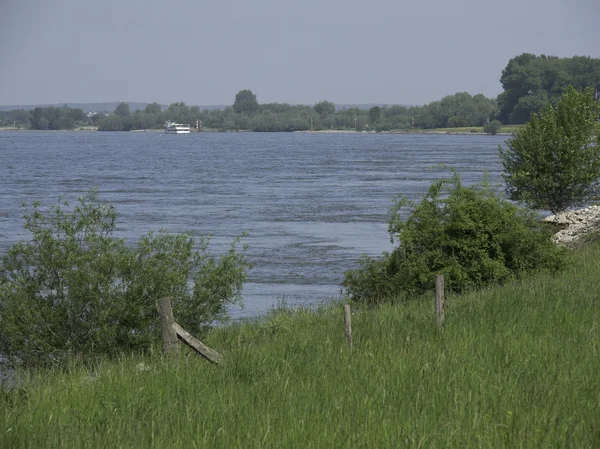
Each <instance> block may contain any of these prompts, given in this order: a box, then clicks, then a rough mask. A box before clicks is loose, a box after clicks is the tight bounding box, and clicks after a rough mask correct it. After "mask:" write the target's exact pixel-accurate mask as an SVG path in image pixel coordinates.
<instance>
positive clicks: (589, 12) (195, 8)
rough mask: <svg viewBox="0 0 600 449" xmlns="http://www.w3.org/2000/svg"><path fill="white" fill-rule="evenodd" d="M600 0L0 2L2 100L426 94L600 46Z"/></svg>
mask: <svg viewBox="0 0 600 449" xmlns="http://www.w3.org/2000/svg"><path fill="white" fill-rule="evenodd" d="M598 19H600V0H501V1H497V0H494V1H490V0H413V1H406V0H361V1H358V0H343V1H342V0H302V1H290V0H253V1H250V0H246V1H243V0H211V1H207V0H187V1H186V0H0V58H1V61H2V62H1V69H0V105H15V104H35V103H65V102H104V101H139V102H153V101H157V102H160V103H164V104H169V103H173V102H175V101H184V102H186V103H187V104H191V105H210V104H232V103H233V100H234V97H235V94H236V93H237V92H238V91H239V90H241V89H251V90H252V91H253V92H254V93H255V94H256V95H257V98H258V101H259V102H260V103H268V102H281V103H282V102H287V103H302V104H312V103H314V102H317V101H320V100H329V101H333V102H335V103H338V104H343V103H346V104H348V103H388V104H424V103H428V102H430V101H433V100H438V99H440V98H441V97H443V96H445V95H448V94H453V93H455V92H459V91H468V92H470V93H472V94H476V93H483V94H485V95H487V96H496V95H497V94H498V93H499V92H500V91H501V86H500V83H499V81H498V80H499V78H500V75H501V72H502V69H503V68H504V67H505V66H506V64H507V62H508V60H509V59H510V58H511V57H514V56H516V55H518V54H520V53H524V52H528V53H535V54H541V53H544V54H548V55H556V56H573V55H576V54H577V55H588V56H593V57H600V31H599V30H600V26H599V25H598Z"/></svg>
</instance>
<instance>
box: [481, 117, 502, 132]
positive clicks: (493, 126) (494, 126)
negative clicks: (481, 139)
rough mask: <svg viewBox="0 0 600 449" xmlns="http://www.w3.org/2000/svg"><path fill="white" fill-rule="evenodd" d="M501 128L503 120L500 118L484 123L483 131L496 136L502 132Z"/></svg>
mask: <svg viewBox="0 0 600 449" xmlns="http://www.w3.org/2000/svg"><path fill="white" fill-rule="evenodd" d="M501 128H502V122H501V121H500V120H492V121H491V122H488V123H486V124H485V125H483V132H484V133H486V134H491V135H493V136H495V135H496V134H498V133H499V132H500V129H501Z"/></svg>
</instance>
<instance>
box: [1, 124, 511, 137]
mask: <svg viewBox="0 0 600 449" xmlns="http://www.w3.org/2000/svg"><path fill="white" fill-rule="evenodd" d="M518 127H519V126H518V125H508V126H503V127H502V128H501V129H500V131H499V132H498V135H507V136H509V135H511V134H512V133H513V132H514V130H516V129H517V128H518ZM2 131H18V132H48V131H50V132H91V131H98V128H97V127H94V126H84V127H79V128H76V129H61V130H36V129H24V128H14V127H4V128H2V127H0V132H2ZM102 132H136V133H140V132H152V133H162V132H164V130H163V129H162V128H159V129H156V128H152V129H132V130H131V131H102ZM191 132H192V133H194V132H237V133H240V132H244V133H245V132H251V131H248V130H220V129H211V128H205V129H204V130H202V131H196V130H195V129H192V130H191ZM279 132H283V131H279ZM293 132H296V133H319V134H440V135H443V134H453V135H486V133H485V132H484V131H483V128H482V127H476V128H473V127H468V128H436V129H415V130H410V129H409V130H390V131H366V130H365V131H356V130H353V129H320V130H305V131H293Z"/></svg>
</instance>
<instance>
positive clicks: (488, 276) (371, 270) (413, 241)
mask: <svg viewBox="0 0 600 449" xmlns="http://www.w3.org/2000/svg"><path fill="white" fill-rule="evenodd" d="M406 206H412V211H411V213H410V216H409V217H408V218H407V219H406V220H403V219H402V212H403V211H404V208H405V207H406ZM390 216H391V217H390V222H389V232H390V236H391V237H392V241H394V240H397V241H398V242H399V243H398V246H397V247H396V248H395V249H394V250H393V251H392V252H391V253H384V255H383V257H382V258H381V259H373V258H370V257H367V256H365V257H364V258H363V260H362V263H361V265H362V266H361V267H360V268H359V269H356V270H351V271H349V272H347V273H346V276H345V279H344V282H343V284H342V285H343V286H344V287H345V289H346V291H347V293H348V294H349V295H350V296H351V297H352V298H353V299H354V300H356V301H361V302H368V303H376V302H381V301H386V300H389V299H390V298H392V299H394V300H405V299H408V298H411V297H414V296H415V295H421V294H423V293H426V292H428V291H430V290H432V289H433V287H434V286H433V284H432V282H431V279H433V277H434V275H435V274H439V273H441V274H445V275H446V287H447V288H448V290H449V291H453V292H462V291H468V290H472V289H475V288H481V287H482V286H485V285H487V284H491V283H505V282H507V281H509V280H512V279H515V278H519V277H521V276H522V275H523V274H526V273H531V272H534V271H538V270H550V271H556V270H558V269H559V268H561V267H562V266H563V264H564V255H563V251H562V250H561V249H559V248H558V247H557V246H556V245H554V244H553V243H552V242H551V241H550V235H549V233H547V232H545V230H544V229H542V228H541V225H540V223H539V217H538V216H536V215H535V214H533V213H531V212H529V211H528V210H526V209H522V208H519V207H518V206H516V205H514V204H512V203H510V202H509V201H507V200H505V199H503V198H502V197H500V196H498V195H497V194H496V192H495V191H494V189H493V188H492V187H491V186H490V185H489V184H488V183H487V179H486V178H484V180H483V182H482V183H481V184H480V185H474V186H469V187H465V186H463V185H462V183H461V180H460V177H459V175H458V174H457V173H454V175H453V176H452V177H451V178H448V179H441V180H439V181H435V182H433V183H432V185H431V187H430V188H429V191H428V192H427V194H426V195H425V196H424V197H423V199H422V200H421V202H420V203H418V204H416V205H415V204H412V203H410V202H409V201H407V200H406V199H404V198H402V197H398V198H397V199H396V200H395V202H394V205H393V206H392V208H391V209H390Z"/></svg>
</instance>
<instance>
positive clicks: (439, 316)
mask: <svg viewBox="0 0 600 449" xmlns="http://www.w3.org/2000/svg"><path fill="white" fill-rule="evenodd" d="M444 301H445V299H444V275H443V274H436V275H435V322H436V324H437V325H438V327H443V326H444Z"/></svg>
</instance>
